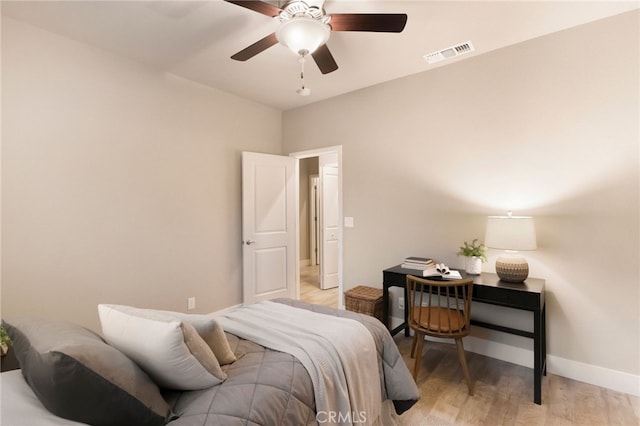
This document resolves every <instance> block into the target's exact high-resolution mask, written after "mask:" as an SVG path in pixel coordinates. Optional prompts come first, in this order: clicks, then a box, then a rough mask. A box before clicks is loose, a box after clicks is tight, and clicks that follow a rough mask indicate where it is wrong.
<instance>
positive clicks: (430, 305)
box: [407, 275, 473, 395]
mask: <svg viewBox="0 0 640 426" xmlns="http://www.w3.org/2000/svg"><path fill="white" fill-rule="evenodd" d="M472 293H473V280H472V279H471V278H465V279H460V280H438V281H436V280H429V279H425V278H418V277H414V276H413V275H407V298H408V302H407V304H408V306H409V319H408V322H409V327H411V329H412V330H413V332H414V336H413V344H412V346H411V358H414V357H415V358H416V360H415V364H414V367H413V378H414V379H416V380H417V377H418V371H419V370H420V364H421V361H422V360H421V357H422V346H423V343H424V336H425V335H427V336H432V337H441V338H451V339H455V342H456V346H457V348H458V357H459V358H460V365H461V366H462V371H463V372H464V376H465V379H466V380H467V386H468V388H469V395H473V386H472V384H471V379H470V378H469V370H468V369H467V359H466V358H465V355H464V346H463V345H462V338H463V337H464V336H466V335H468V334H469V330H470V328H471V296H472Z"/></svg>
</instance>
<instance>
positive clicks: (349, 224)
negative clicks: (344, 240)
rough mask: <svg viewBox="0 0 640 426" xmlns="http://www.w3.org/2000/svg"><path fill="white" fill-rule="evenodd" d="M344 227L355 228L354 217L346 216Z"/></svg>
mask: <svg viewBox="0 0 640 426" xmlns="http://www.w3.org/2000/svg"><path fill="white" fill-rule="evenodd" d="M344 227H345V228H353V218H352V217H351V216H345V218H344Z"/></svg>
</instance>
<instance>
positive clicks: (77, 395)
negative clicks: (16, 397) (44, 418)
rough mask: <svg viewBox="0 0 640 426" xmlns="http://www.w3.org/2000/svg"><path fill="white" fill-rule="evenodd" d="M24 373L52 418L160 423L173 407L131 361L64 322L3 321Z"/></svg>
mask: <svg viewBox="0 0 640 426" xmlns="http://www.w3.org/2000/svg"><path fill="white" fill-rule="evenodd" d="M2 323H3V325H4V327H5V329H6V330H7V332H8V334H9V336H10V337H11V340H12V341H13V350H14V351H15V354H16V357H17V359H18V362H19V363H20V368H21V370H22V375H23V376H24V378H25V380H26V381H27V383H28V384H29V386H30V387H31V389H32V390H33V392H34V394H35V395H36V396H37V397H38V399H40V401H41V402H42V404H43V405H44V406H45V407H46V408H47V409H48V410H49V411H51V412H52V413H53V414H55V415H57V416H59V417H63V418H65V419H68V420H73V421H77V422H81V423H88V424H92V425H106V426H108V425H113V426H120V425H134V424H135V425H144V426H155V425H164V424H165V423H166V422H167V420H168V419H169V416H170V412H171V409H170V407H169V404H167V403H166V401H165V400H164V399H163V398H162V396H161V395H160V390H159V389H158V386H157V385H156V384H155V383H153V382H152V381H151V379H149V376H147V374H146V373H145V372H144V371H142V370H141V369H140V368H139V367H138V366H137V365H136V364H135V363H134V362H133V361H132V360H130V359H129V358H127V357H126V356H125V355H124V354H123V353H122V352H120V351H118V350H117V349H116V348H114V347H112V346H109V345H107V344H106V343H105V342H104V340H103V339H102V338H101V337H100V336H98V335H97V334H95V333H94V332H92V331H90V330H88V329H86V328H84V327H81V326H79V325H76V324H71V323H67V322H63V321H54V320H42V319H33V318H30V319H29V318H24V319H11V320H6V321H3V322H2Z"/></svg>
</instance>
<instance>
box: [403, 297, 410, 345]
mask: <svg viewBox="0 0 640 426" xmlns="http://www.w3.org/2000/svg"><path fill="white" fill-rule="evenodd" d="M407 303H409V295H408V294H407V286H405V287H404V336H405V337H409V334H410V333H409V331H410V330H409V307H408V306H407Z"/></svg>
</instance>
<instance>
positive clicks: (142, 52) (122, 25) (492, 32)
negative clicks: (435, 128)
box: [2, 0, 639, 110]
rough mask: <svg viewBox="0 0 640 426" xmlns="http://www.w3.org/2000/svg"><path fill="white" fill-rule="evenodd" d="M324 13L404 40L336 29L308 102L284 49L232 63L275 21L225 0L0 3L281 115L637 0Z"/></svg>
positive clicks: (410, 5)
mask: <svg viewBox="0 0 640 426" xmlns="http://www.w3.org/2000/svg"><path fill="white" fill-rule="evenodd" d="M314 1H317V0H314ZM271 3H274V4H277V3H276V2H271ZM324 7H325V10H326V12H327V13H328V14H331V13H332V12H336V13H337V12H341V13H350V12H361V13H366V12H372V13H373V12H387V13H406V14H407V15H408V20H407V26H406V28H405V30H404V32H402V33H401V34H392V33H361V32H333V33H332V34H331V38H330V39H329V41H328V43H327V44H328V46H329V48H330V49H331V52H332V53H333V56H334V58H335V60H336V62H337V63H338V66H339V67H340V68H339V69H338V70H337V71H335V72H333V73H331V74H327V75H322V74H321V73H320V72H319V71H318V68H317V67H316V66H315V64H314V63H313V62H312V61H309V62H308V63H307V64H306V66H305V80H306V85H307V86H308V87H310V88H311V90H312V93H311V96H308V97H302V96H299V95H297V94H296V89H297V88H298V87H299V84H300V80H299V73H300V69H299V64H298V62H297V59H296V56H295V55H294V54H293V53H291V52H290V51H289V50H288V49H287V48H285V47H283V46H281V45H276V46H273V47H271V48H269V49H267V50H266V51H264V52H262V53H260V54H258V55H257V56H255V57H253V58H252V59H250V60H248V61H247V62H238V61H234V60H232V59H230V56H231V55H233V54H234V53H236V52H238V51H239V50H241V49H243V48H245V47H247V46H248V45H250V44H252V43H253V42H255V41H257V40H259V39H261V38H262V37H264V36H265V35H267V34H269V33H271V32H273V31H275V29H276V28H277V25H278V21H277V20H274V19H271V18H268V17H267V16H264V15H261V14H259V13H256V12H253V11H251V10H248V9H246V8H243V7H239V6H237V5H234V4H231V3H227V2H224V1H222V0H212V1H199V2H194V1H166V0H164V1H87V0H85V1H78V0H75V1H51V0H49V1H37V2H31V1H24V0H22V1H4V0H3V1H2V14H3V15H7V16H10V17H12V18H14V19H18V20H22V21H25V22H28V23H31V24H33V25H36V26H38V27H41V28H44V29H46V30H49V31H51V32H55V33H59V34H62V35H65V36H68V37H70V38H73V39H77V40H81V41H84V42H87V43H89V44H92V45H96V46H99V47H102V48H105V49H108V50H110V51H113V52H116V53H118V54H120V55H123V56H126V57H129V58H132V59H135V60H138V61H141V62H143V63H145V64H148V65H150V66H153V67H155V68H157V69H160V70H165V71H167V72H170V73H172V74H175V75H178V76H181V77H184V78H187V79H190V80H193V81H196V82H199V83H202V84H205V85H208V86H213V87H216V88H219V89H222V90H225V91H227V92H231V93H234V94H237V95H239V96H242V97H244V98H247V99H251V100H254V101H256V102H260V103H262V104H266V105H269V106H272V107H275V108H277V109H281V110H287V109H291V108H295V107H298V106H302V105H306V104H309V103H312V102H317V101H319V100H322V99H326V98H329V97H332V96H336V95H339V94H342V93H346V92H350V91H353V90H357V89H360V88H363V87H367V86H371V85H374V84H377V83H381V82H384V81H388V80H392V79H396V78H400V77H403V76H407V75H410V74H415V73H419V72H423V71H428V70H430V69H432V68H435V67H437V66H446V65H448V64H450V63H453V62H455V61H457V60H465V59H466V58H469V57H472V56H474V55H479V54H482V53H486V52H489V51H491V50H494V49H499V48H502V47H505V46H509V45H512V44H515V43H519V42H522V41H525V40H528V39H531V38H534V37H539V36H542V35H544V34H549V33H552V32H555V31H559V30H562V29H565V28H569V27H572V26H576V25H580V24H583V23H587V22H590V21H594V20H597V19H601V18H604V17H607V16H612V15H616V14H618V13H622V12H625V11H629V10H632V9H638V7H639V3H638V2H637V1H627V2H613V1H584V2H583V1H540V0H539V1H479V0H476V1H466V2H463V1H380V0H357V1H353V0H351V1H345V0H333V1H331V0H327V1H326V2H325V6H324ZM466 41H471V42H472V43H473V44H474V46H475V48H476V51H475V52H474V53H470V54H467V55H464V56H461V57H459V58H457V59H453V60H449V61H444V62H441V63H438V64H434V65H429V64H427V62H426V61H425V60H424V59H423V56H424V55H425V54H427V53H430V52H432V51H435V50H440V49H443V48H447V47H450V46H453V45H456V44H459V43H462V42H466ZM596 53H597V52H594V56H595V54H596ZM540 59H541V60H544V58H540ZM594 60H595V58H594Z"/></svg>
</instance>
